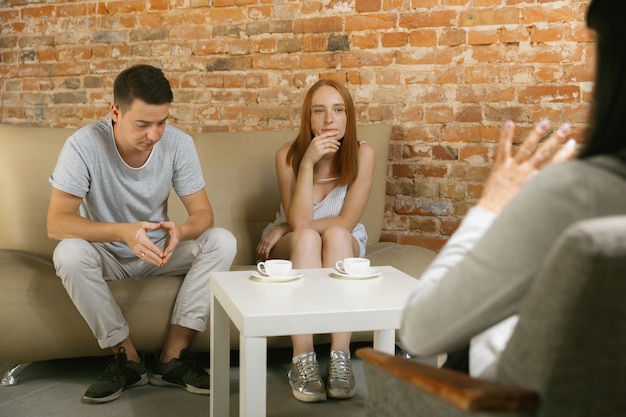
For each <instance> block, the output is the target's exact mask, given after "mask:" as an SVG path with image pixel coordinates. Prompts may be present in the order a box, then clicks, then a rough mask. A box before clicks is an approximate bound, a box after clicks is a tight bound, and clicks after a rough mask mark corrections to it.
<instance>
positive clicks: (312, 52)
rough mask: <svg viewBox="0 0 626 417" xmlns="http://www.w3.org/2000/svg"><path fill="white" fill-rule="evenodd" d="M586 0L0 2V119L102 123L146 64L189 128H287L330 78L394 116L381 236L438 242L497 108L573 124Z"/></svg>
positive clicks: (469, 184)
mask: <svg viewBox="0 0 626 417" xmlns="http://www.w3.org/2000/svg"><path fill="white" fill-rule="evenodd" d="M587 3H588V0H564V1H550V0H351V1H348V0H345V1H340V0H304V1H302V0H298V1H276V0H122V1H117V0H113V1H81V0H76V1H57V0H45V1H44V0H41V1H40V0H0V28H1V31H2V34H1V37H0V105H1V110H0V122H3V123H11V124H23V125H42V126H43V125H52V126H60V127H61V126H63V127H66V126H70V127H78V126H81V125H83V124H84V123H86V122H89V121H93V120H97V119H99V118H101V117H103V116H105V115H107V114H108V111H109V103H110V101H111V94H112V82H113V79H114V78H115V76H116V75H117V73H118V72H119V71H120V70H121V69H123V68H126V67H128V66H129V65H131V64H136V63H150V64H153V65H156V66H159V67H161V68H163V69H164V70H165V72H166V74H167V76H168V78H169V79H170V80H171V82H172V85H173V87H174V97H175V104H174V105H173V107H172V119H171V123H173V124H174V125H176V126H178V127H181V128H183V129H185V130H187V131H188V132H201V131H214V130H228V131H247V130H255V129H263V130H274V129H295V128H296V127H297V125H298V119H299V114H298V112H299V107H300V103H301V99H302V97H303V95H304V93H305V91H306V89H307V88H308V86H310V85H311V84H312V83H313V82H314V81H315V80H317V79H318V78H335V79H339V80H341V81H343V82H345V83H346V84H347V85H348V87H349V89H350V91H351V92H352V94H353V97H354V99H355V101H356V104H357V114H358V118H359V120H358V121H359V123H361V124H367V123H375V122H386V123H389V124H391V125H393V126H394V129H393V141H392V145H391V148H390V159H389V161H388V172H389V174H388V186H387V210H386V221H385V231H384V233H383V239H384V240H387V241H398V242H402V243H409V244H417V245H423V246H426V247H430V248H434V249H438V248H440V246H441V245H442V244H443V243H444V242H445V240H446V239H447V237H448V236H449V235H450V234H451V233H452V232H453V231H454V229H455V228H456V227H457V226H458V223H459V221H460V219H461V218H462V216H463V215H464V214H465V213H466V211H467V209H468V208H469V207H470V206H471V205H472V204H473V203H475V201H476V198H477V197H478V196H479V195H480V193H481V189H482V185H481V184H482V183H483V181H484V180H485V177H486V175H487V173H488V172H489V169H490V165H491V163H492V158H493V155H494V147H495V143H496V142H497V139H498V137H499V129H500V126H501V125H502V124H503V123H504V121H505V120H506V119H513V120H514V121H515V122H516V123H517V125H518V133H521V132H523V131H524V130H527V129H529V128H530V127H531V126H532V125H533V124H534V123H536V122H537V121H538V120H540V119H541V118H542V117H548V118H549V119H550V120H551V121H552V122H553V125H555V126H556V125H557V124H558V123H559V122H562V121H569V122H571V123H572V124H573V126H574V133H573V136H574V137H577V138H580V137H582V131H583V129H584V128H585V123H586V120H587V111H588V106H589V95H590V91H591V83H590V80H589V77H588V75H586V73H585V71H584V67H585V61H586V59H587V54H588V47H589V37H588V33H587V31H586V29H585V23H584V16H585V10H586V7H587ZM363 139H367V138H363ZM268 163H270V162H269V161H268Z"/></svg>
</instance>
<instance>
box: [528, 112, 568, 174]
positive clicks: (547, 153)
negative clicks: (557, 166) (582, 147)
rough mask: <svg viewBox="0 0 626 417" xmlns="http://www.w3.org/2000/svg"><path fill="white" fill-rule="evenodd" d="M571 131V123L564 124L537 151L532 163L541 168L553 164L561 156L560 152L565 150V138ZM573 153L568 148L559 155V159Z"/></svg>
mask: <svg viewBox="0 0 626 417" xmlns="http://www.w3.org/2000/svg"><path fill="white" fill-rule="evenodd" d="M569 131H570V125H569V123H564V124H562V125H561V126H560V127H559V128H558V129H557V130H556V131H555V132H554V133H553V134H552V135H550V137H549V138H548V139H547V140H545V141H544V142H543V143H542V144H541V145H539V146H538V147H537V151H536V152H535V153H534V154H533V156H532V158H531V163H532V164H533V165H535V166H536V167H538V168H539V167H542V166H543V165H545V164H547V163H549V162H553V161H554V158H555V157H556V155H557V154H559V150H560V149H563V148H562V147H561V144H562V143H563V141H565V137H566V136H567V134H568V133H569ZM570 146H571V145H570ZM571 151H573V149H570V148H569V147H567V148H566V149H565V150H564V151H563V152H562V153H560V154H559V157H561V158H563V157H567V156H568V155H569V154H570V153H571Z"/></svg>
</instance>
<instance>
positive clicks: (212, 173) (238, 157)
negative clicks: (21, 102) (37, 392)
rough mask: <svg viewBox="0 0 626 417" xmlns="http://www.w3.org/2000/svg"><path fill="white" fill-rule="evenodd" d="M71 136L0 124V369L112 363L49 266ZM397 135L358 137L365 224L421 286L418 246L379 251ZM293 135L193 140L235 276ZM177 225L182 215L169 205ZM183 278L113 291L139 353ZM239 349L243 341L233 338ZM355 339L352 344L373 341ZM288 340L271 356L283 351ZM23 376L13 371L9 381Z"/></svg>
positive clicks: (203, 344)
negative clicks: (49, 223) (368, 159)
mask: <svg viewBox="0 0 626 417" xmlns="http://www.w3.org/2000/svg"><path fill="white" fill-rule="evenodd" d="M72 132H73V129H60V128H43V127H16V126H11V125H6V124H0V218H1V219H2V226H1V227H0V366H4V369H8V368H7V366H13V365H18V364H26V363H30V362H34V361H42V360H49V359H60V358H69V357H81V356H96V355H104V354H110V351H108V350H101V349H100V348H99V347H98V344H97V343H96V340H95V338H94V336H93V335H92V333H91V331H90V330H89V328H88V327H87V325H86V324H85V322H84V321H83V319H82V317H81V316H80V315H79V314H78V312H77V311H76V309H75V308H74V306H73V304H72V302H71V300H70V299H69V297H68V295H67V293H66V292H65V289H64V288H63V286H62V285H61V282H60V280H59V279H58V278H57V276H56V274H55V271H54V268H53V266H52V263H51V254H52V251H53V249H54V247H55V245H56V242H54V241H51V240H49V239H48V237H47V235H46V227H45V219H46V210H47V205H48V198H49V193H50V185H49V183H48V176H49V175H50V173H51V171H52V169H53V167H54V165H55V163H56V159H57V156H58V154H59V151H60V150H61V147H62V145H63V143H64V141H65V139H66V138H67V137H68V136H69V135H70V134H71V133H72ZM390 133H391V127H390V126H387V125H383V124H378V125H367V126H361V127H359V138H360V139H362V140H366V141H368V142H369V143H371V144H372V145H373V146H374V147H375V148H376V152H377V161H376V180H375V183H374V188H373V190H372V195H371V198H370V201H369V203H368V206H367V209H366V212H365V214H364V216H363V219H362V221H363V223H364V224H365V226H366V229H367V232H368V234H369V242H370V244H369V245H368V254H367V256H368V257H369V258H370V259H371V260H372V264H374V265H393V266H396V267H397V268H399V269H401V270H403V271H405V272H407V273H409V274H411V275H413V276H419V275H420V273H421V271H422V270H423V269H424V267H425V266H426V265H427V264H428V263H429V262H430V261H431V260H432V258H433V257H434V255H435V254H434V253H433V252H432V251H430V250H427V249H423V248H420V247H417V246H402V245H397V244H392V243H378V240H379V237H380V233H381V228H382V224H383V214H384V207H385V185H386V178H387V153H388V147H389V140H390ZM295 135H296V132H295V131H283V132H245V133H202V134H196V135H194V140H195V143H196V147H197V150H198V153H199V156H200V161H201V163H202V167H203V172H204V175H205V178H206V180H207V187H206V188H207V192H208V195H209V199H210V200H211V203H212V205H213V210H214V212H215V223H216V225H217V226H221V227H225V228H227V229H229V230H230V231H232V232H233V234H234V235H235V237H236V238H237V242H238V243H237V245H238V253H237V256H236V258H235V261H234V264H233V269H242V268H253V265H254V263H255V251H254V249H255V247H256V244H257V242H258V239H259V237H260V233H261V230H262V229H263V227H265V225H267V224H268V223H269V222H271V221H272V220H274V216H275V213H276V210H277V209H278V206H279V195H278V189H277V185H276V180H275V173H274V162H273V161H274V153H275V151H276V149H277V148H278V147H279V146H281V145H282V144H284V143H287V142H289V141H291V140H293V138H294V137H295ZM170 213H171V217H172V218H173V219H175V220H176V219H181V218H182V216H183V214H184V210H183V207H182V204H180V203H179V201H178V199H177V198H175V197H174V198H172V199H171V204H170ZM180 282H181V277H158V278H141V279H129V280H124V281H115V282H111V283H110V287H111V289H112V291H113V294H114V296H115V297H116V299H117V300H118V302H119V304H120V306H121V308H122V310H123V312H124V314H125V317H126V318H127V320H128V322H129V325H130V328H131V334H132V337H133V340H134V342H135V343H136V344H137V346H138V348H139V349H141V350H144V351H147V352H154V351H157V350H158V349H159V348H160V347H161V346H162V344H163V341H164V339H165V334H166V331H167V327H168V319H169V314H170V311H171V309H172V306H173V303H174V297H175V295H176V292H177V290H178V286H179V285H180ZM208 337H209V331H208V329H207V331H205V332H204V333H202V334H199V335H198V336H197V337H196V338H195V339H194V341H193V344H192V346H191V350H192V351H196V352H197V351H201V352H202V351H205V352H206V351H208V348H209V340H208ZM231 337H232V341H231V342H232V346H237V337H238V334H237V332H236V331H232V332H231ZM371 337H372V336H371V332H370V333H369V334H367V333H365V334H357V335H355V339H354V340H363V339H367V338H370V339H371ZM288 343H289V338H288V337H282V338H275V339H273V340H270V341H269V346H278V345H281V346H286V345H288ZM17 372H18V371H17V369H13V370H9V371H8V372H7V375H10V376H12V377H14V376H15V374H16V373H17Z"/></svg>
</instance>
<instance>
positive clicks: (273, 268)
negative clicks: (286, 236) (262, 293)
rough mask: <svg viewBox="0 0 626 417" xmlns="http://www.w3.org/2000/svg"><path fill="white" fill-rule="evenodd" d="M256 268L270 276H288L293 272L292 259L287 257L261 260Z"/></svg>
mask: <svg viewBox="0 0 626 417" xmlns="http://www.w3.org/2000/svg"><path fill="white" fill-rule="evenodd" d="M256 268H257V269H258V270H259V272H260V273H262V274H264V275H268V276H270V277H286V276H289V275H291V273H292V272H293V271H292V265H291V261H290V260H287V259H270V260H267V261H265V262H259V263H258V264H257V265H256Z"/></svg>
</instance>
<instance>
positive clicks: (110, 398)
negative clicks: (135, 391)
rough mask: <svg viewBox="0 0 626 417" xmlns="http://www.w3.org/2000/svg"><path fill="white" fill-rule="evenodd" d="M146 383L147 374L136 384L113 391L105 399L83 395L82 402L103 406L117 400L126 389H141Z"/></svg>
mask: <svg viewBox="0 0 626 417" xmlns="http://www.w3.org/2000/svg"><path fill="white" fill-rule="evenodd" d="M147 383H148V375H147V374H143V375H142V376H141V379H140V380H139V381H137V382H135V383H134V384H133V385H129V386H128V387H126V388H121V389H119V390H117V391H115V392H114V393H113V394H111V395H108V396H106V397H89V396H87V395H83V398H82V399H83V401H84V402H87V403H90V404H104V403H108V402H111V401H114V400H117V399H118V398H120V397H121V396H122V393H123V392H124V391H125V390H127V389H131V388H135V387H141V386H143V385H146V384H147Z"/></svg>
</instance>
